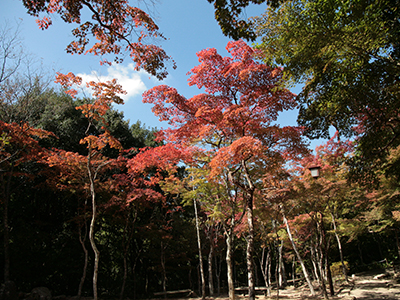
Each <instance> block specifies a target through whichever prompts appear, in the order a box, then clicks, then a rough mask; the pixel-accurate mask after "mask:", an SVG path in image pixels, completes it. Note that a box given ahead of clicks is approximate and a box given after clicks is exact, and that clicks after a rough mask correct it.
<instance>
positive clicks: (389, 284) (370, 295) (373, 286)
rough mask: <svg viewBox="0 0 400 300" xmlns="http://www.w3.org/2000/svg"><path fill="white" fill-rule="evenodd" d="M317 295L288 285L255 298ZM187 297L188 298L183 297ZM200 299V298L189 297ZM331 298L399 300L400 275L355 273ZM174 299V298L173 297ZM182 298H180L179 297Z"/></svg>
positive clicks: (310, 298)
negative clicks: (268, 295)
mask: <svg viewBox="0 0 400 300" xmlns="http://www.w3.org/2000/svg"><path fill="white" fill-rule="evenodd" d="M316 292H317V296H314V297H313V296H311V295H310V291H309V289H308V288H307V286H306V285H302V286H300V287H297V288H296V289H294V288H293V287H292V286H289V287H287V288H285V289H282V290H279V295H277V291H276V290H273V291H272V296H271V297H267V296H264V295H257V296H256V299H257V300H270V299H271V300H272V299H281V300H287V299H294V300H317V299H324V297H323V295H321V293H320V291H316ZM185 299H188V298H185ZM190 299H196V300H201V298H190ZM227 299H228V298H226V297H216V298H208V297H207V300H227ZM237 299H238V300H246V299H247V297H246V296H243V295H238V296H237ZM329 299H332V300H339V299H341V300H375V299H384V300H399V299H400V276H396V275H395V274H394V272H393V271H385V270H379V271H370V272H364V273H360V274H356V275H353V276H350V277H349V282H348V283H346V282H345V283H339V282H337V283H336V284H335V296H333V297H329ZM175 300H176V299H175ZM180 300H182V298H181V299H180Z"/></svg>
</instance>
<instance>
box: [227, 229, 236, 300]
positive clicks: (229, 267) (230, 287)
mask: <svg viewBox="0 0 400 300" xmlns="http://www.w3.org/2000/svg"><path fill="white" fill-rule="evenodd" d="M225 234H226V267H227V277H228V294H229V300H235V285H234V283H233V264H232V254H233V253H232V251H233V250H232V249H233V229H232V230H230V231H229V232H226V233H225Z"/></svg>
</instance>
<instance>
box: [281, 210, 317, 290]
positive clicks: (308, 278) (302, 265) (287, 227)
mask: <svg viewBox="0 0 400 300" xmlns="http://www.w3.org/2000/svg"><path fill="white" fill-rule="evenodd" d="M282 216H283V222H284V223H285V226H286V231H287V234H288V237H289V240H290V242H291V244H292V247H293V250H294V252H295V253H296V256H297V259H298V261H299V263H300V265H301V269H302V270H303V274H304V278H305V279H306V281H307V284H308V288H309V289H310V292H311V294H312V295H313V296H315V290H314V287H313V285H312V282H311V279H310V276H309V275H308V271H307V269H306V266H305V265H304V262H303V259H302V258H301V256H300V253H299V251H298V250H297V247H296V244H295V243H294V240H293V237H292V233H291V231H290V227H289V223H288V220H287V219H286V216H285V214H284V212H283V211H282Z"/></svg>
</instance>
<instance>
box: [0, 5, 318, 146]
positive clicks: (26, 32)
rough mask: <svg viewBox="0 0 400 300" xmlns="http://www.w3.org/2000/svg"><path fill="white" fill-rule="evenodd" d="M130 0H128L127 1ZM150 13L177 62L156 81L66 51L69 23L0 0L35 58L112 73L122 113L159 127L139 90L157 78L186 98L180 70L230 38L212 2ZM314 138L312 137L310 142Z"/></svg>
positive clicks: (289, 119) (1, 11) (290, 120)
mask: <svg viewBox="0 0 400 300" xmlns="http://www.w3.org/2000/svg"><path fill="white" fill-rule="evenodd" d="M140 2H143V1H140ZM148 2H150V1H148ZM135 3H136V1H131V5H135ZM143 9H144V8H143ZM264 9H265V5H260V6H254V7H251V8H250V9H247V11H246V15H247V16H249V17H250V16H253V15H260V14H261V13H263V11H264ZM151 16H152V17H153V18H154V19H155V21H156V23H157V24H158V26H159V28H160V32H162V33H163V34H164V36H165V37H166V38H167V40H166V41H159V44H160V45H161V46H162V47H163V48H164V49H165V50H166V52H167V54H168V55H170V56H172V58H173V59H174V61H175V62H176V64H177V69H176V70H173V69H172V65H171V66H170V68H169V71H170V72H169V76H168V77H167V79H165V80H164V81H162V82H160V81H158V80H156V79H154V78H150V76H149V75H147V74H145V73H143V72H135V71H134V70H133V66H132V64H131V63H130V62H129V59H127V60H125V62H124V63H122V64H120V65H117V66H111V67H106V66H100V65H99V62H98V61H99V59H98V57H93V56H90V55H85V56H84V55H81V56H78V55H70V54H67V53H66V52H65V48H66V46H67V45H68V44H69V42H71V41H72V34H71V29H72V28H73V26H69V25H68V24H65V23H64V22H63V21H62V20H61V19H60V18H59V17H55V18H53V25H52V26H50V27H49V29H47V30H40V29H39V28H38V27H37V25H36V23H35V18H34V17H31V16H29V15H28V14H27V13H26V9H25V8H24V6H23V4H22V1H21V0H0V20H1V21H0V24H1V25H2V26H3V25H4V22H5V21H7V22H8V23H9V25H11V26H14V25H15V24H17V22H21V23H20V37H21V38H22V39H23V43H24V46H25V48H26V49H27V50H28V51H29V52H30V53H31V54H33V55H34V56H35V57H37V59H41V60H42V62H43V64H44V65H45V66H46V67H47V68H49V69H54V70H55V71H60V72H63V73H67V72H73V73H74V74H76V75H80V76H82V77H83V78H84V79H85V78H86V79H91V78H92V79H95V78H101V79H110V78H117V79H118V81H119V82H120V83H121V84H122V85H123V87H124V89H125V90H127V92H128V94H127V95H126V96H125V98H124V100H125V104H124V105H123V106H118V109H119V110H122V111H123V112H124V115H125V119H127V120H128V119H129V120H130V122H131V123H135V122H136V121H137V120H140V121H141V122H142V123H144V124H146V126H149V127H157V128H162V127H164V128H165V127H166V126H167V124H165V123H160V122H159V121H158V120H157V118H156V117H155V116H154V115H153V114H152V112H151V105H149V104H143V103H142V97H141V94H142V93H143V92H144V91H145V90H147V89H150V88H152V87H153V86H156V85H159V84H167V85H169V86H172V87H175V88H176V89H177V90H178V92H179V93H180V94H182V95H184V96H185V97H187V98H188V97H191V96H193V95H195V94H198V93H199V90H198V89H197V88H196V87H189V86H188V84H187V79H188V76H187V75H186V74H187V72H188V71H189V70H190V69H191V68H193V67H194V66H196V65H197V64H198V60H197V56H196V52H198V51H200V50H202V49H205V48H216V49H217V51H218V52H219V53H220V54H222V55H226V51H225V47H226V44H227V43H228V41H229V40H230V39H229V38H227V37H225V36H223V34H222V32H221V30H220V28H219V26H218V24H217V22H216V21H215V19H214V10H213V6H212V5H211V4H209V3H208V2H207V1H206V0H156V4H155V7H154V8H152V12H151ZM294 92H298V90H297V91H296V90H295V91H294ZM296 117H297V113H296V112H289V113H285V114H283V115H282V117H281V118H280V120H279V123H280V124H281V125H296ZM319 143H320V142H317V141H315V142H313V143H312V148H314V147H315V145H318V144H319Z"/></svg>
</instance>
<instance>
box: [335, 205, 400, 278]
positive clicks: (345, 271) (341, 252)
mask: <svg viewBox="0 0 400 300" xmlns="http://www.w3.org/2000/svg"><path fill="white" fill-rule="evenodd" d="M331 217H332V224H333V231H334V233H335V237H336V241H337V243H338V249H339V255H340V262H341V264H342V271H343V275H344V278H345V280H346V281H349V278H348V276H347V268H346V265H345V264H344V259H343V250H342V243H341V241H340V237H339V235H338V233H337V228H336V221H335V216H334V215H333V213H332V212H331ZM399 254H400V252H399Z"/></svg>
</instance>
